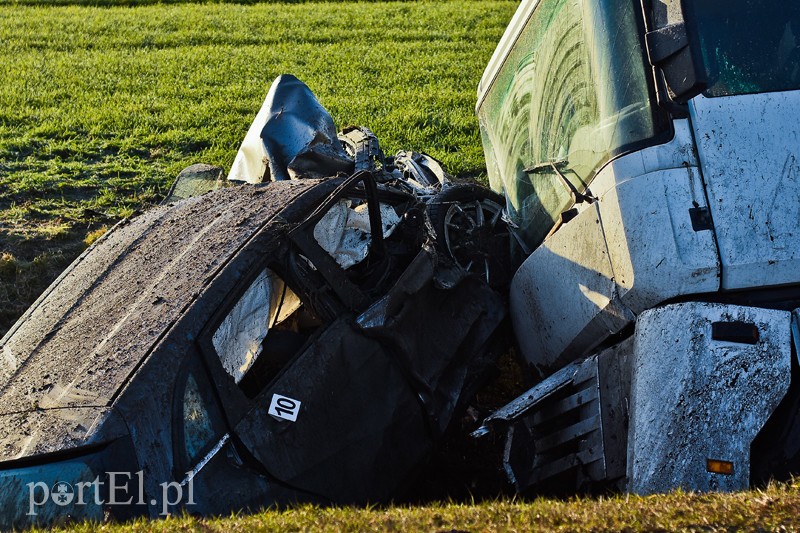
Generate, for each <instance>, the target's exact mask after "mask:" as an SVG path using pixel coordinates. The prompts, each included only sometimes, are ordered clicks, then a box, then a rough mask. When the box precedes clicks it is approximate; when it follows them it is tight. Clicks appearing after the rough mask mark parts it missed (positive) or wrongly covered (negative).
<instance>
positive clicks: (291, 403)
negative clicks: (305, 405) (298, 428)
mask: <svg viewBox="0 0 800 533" xmlns="http://www.w3.org/2000/svg"><path fill="white" fill-rule="evenodd" d="M267 412H268V413H269V414H271V415H272V416H274V417H276V418H283V419H284V420H290V421H292V422H296V421H297V413H299V412H300V401H299V400H293V399H291V398H288V397H286V396H281V395H280V394H273V395H272V402H271V403H270V404H269V411H267Z"/></svg>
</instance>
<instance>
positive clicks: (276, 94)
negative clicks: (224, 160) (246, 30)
mask: <svg viewBox="0 0 800 533" xmlns="http://www.w3.org/2000/svg"><path fill="white" fill-rule="evenodd" d="M353 170H354V166H353V161H352V160H351V159H350V157H349V156H348V155H347V153H346V152H345V151H344V149H343V148H342V146H341V143H340V142H339V139H338V136H337V134H336V126H335V125H334V123H333V119H332V118H331V116H330V114H329V113H328V111H327V110H326V109H325V108H324V107H322V105H321V104H320V103H319V101H318V100H317V98H316V97H315V96H314V94H313V93H312V92H311V90H310V89H309V88H308V86H307V85H306V84H304V83H303V82H301V81H300V80H298V79H297V78H295V77H294V76H292V75H291V74H284V75H282V76H279V77H278V78H277V79H276V80H275V81H274V82H273V83H272V86H270V89H269V93H268V94H267V98H266V99H265V100H264V104H263V105H262V106H261V110H260V111H259V112H258V115H257V116H256V119H255V121H254V122H253V124H252V126H250V130H249V131H248V132H247V135H246V136H245V139H244V142H243V143H242V146H241V148H240V149H239V152H238V153H237V154H236V159H234V162H233V166H232V167H231V171H230V173H229V174H228V179H230V180H238V181H245V182H247V183H263V182H265V181H270V180H271V181H281V180H288V179H293V178H323V177H327V176H335V175H336V174H337V173H338V172H346V173H348V174H349V173H351V172H353Z"/></svg>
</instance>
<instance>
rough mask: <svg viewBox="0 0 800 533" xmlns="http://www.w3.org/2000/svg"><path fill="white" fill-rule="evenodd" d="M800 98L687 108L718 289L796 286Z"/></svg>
mask: <svg viewBox="0 0 800 533" xmlns="http://www.w3.org/2000/svg"><path fill="white" fill-rule="evenodd" d="M798 109H800V91H793V92H783V93H764V94H750V95H740V96H735V97H718V98H704V97H702V96H698V97H696V98H694V99H693V100H692V101H691V102H690V105H689V110H690V113H691V119H692V124H693V128H694V131H695V137H696V139H697V150H698V153H699V157H700V162H701V164H702V169H703V178H704V180H705V183H706V186H707V188H708V191H707V192H708V198H709V203H710V206H711V215H712V217H713V219H714V228H715V231H716V235H717V241H718V243H719V251H720V258H721V261H722V288H723V289H743V288H751V287H767V286H774V285H781V284H786V283H797V282H800V202H798V201H797V200H798V198H800V160H798V159H800V122H798V121H797V118H796V115H797V110H798Z"/></svg>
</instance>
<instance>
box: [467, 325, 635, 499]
mask: <svg viewBox="0 0 800 533" xmlns="http://www.w3.org/2000/svg"><path fill="white" fill-rule="evenodd" d="M632 349H633V339H632V338H628V339H627V340H626V341H623V342H621V343H620V344H618V345H616V346H613V347H611V348H608V349H606V350H604V351H602V352H600V353H599V354H597V355H595V356H592V357H589V358H587V359H585V360H582V361H578V362H575V363H571V364H569V365H567V366H565V367H564V368H562V369H561V370H559V371H558V372H556V373H554V374H553V375H552V376H550V377H548V378H547V379H545V380H544V381H542V382H540V383H538V384H537V385H536V386H534V387H533V388H531V389H530V390H529V391H527V392H526V393H524V394H522V395H521V396H520V397H518V398H517V399H515V400H514V401H512V402H511V403H509V404H508V405H506V406H505V407H503V408H501V409H499V410H497V411H495V412H494V413H492V414H491V415H489V416H488V417H487V418H486V419H485V420H484V421H483V424H482V426H481V427H480V428H479V429H478V430H476V431H475V432H474V433H473V436H475V437H482V436H484V435H487V434H489V433H495V434H498V435H501V436H502V439H503V442H504V456H503V466H504V469H505V472H506V476H507V478H508V480H509V482H510V483H511V484H512V485H513V486H514V488H515V490H516V491H517V492H522V493H529V492H537V493H551V494H552V493H557V494H571V493H574V492H590V491H597V490H605V489H608V488H617V489H619V488H622V487H624V484H625V479H624V477H625V473H626V455H627V442H628V440H627V437H628V430H627V428H628V419H629V415H628V405H629V396H630V374H631V372H630V366H629V365H630V363H629V361H630V357H629V356H630V354H631V352H632Z"/></svg>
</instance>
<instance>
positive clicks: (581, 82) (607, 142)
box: [478, 0, 662, 250]
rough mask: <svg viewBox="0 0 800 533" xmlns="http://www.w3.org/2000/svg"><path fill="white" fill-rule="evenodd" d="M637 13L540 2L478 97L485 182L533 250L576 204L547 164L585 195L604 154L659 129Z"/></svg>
mask: <svg viewBox="0 0 800 533" xmlns="http://www.w3.org/2000/svg"><path fill="white" fill-rule="evenodd" d="M523 5H525V4H523ZM637 6H638V7H637ZM521 9H524V8H521ZM640 11H641V7H640V6H639V2H638V1H634V0H611V1H608V0H541V1H540V2H538V4H537V5H536V7H535V9H534V10H533V12H532V14H531V15H530V18H529V19H528V21H527V23H526V24H525V26H524V28H523V29H522V31H521V33H520V34H519V36H518V38H517V39H516V42H515V44H514V45H513V47H512V48H511V49H510V52H509V53H508V55H507V56H506V58H505V59H504V61H503V64H502V67H501V68H500V69H499V71H498V73H497V76H496V77H495V79H494V80H493V82H492V84H491V85H490V87H489V89H488V91H487V92H486V95H485V97H484V99H483V101H482V102H481V103H480V104H479V107H478V118H479V120H480V125H481V134H482V138H483V144H484V151H485V153H486V162H487V170H488V174H489V180H490V183H491V185H492V188H494V189H495V190H500V191H502V192H504V193H505V195H506V199H507V208H508V211H509V215H510V216H511V218H512V220H513V221H514V222H515V223H516V224H517V225H518V226H519V228H520V229H519V233H520V237H521V238H522V239H523V240H524V242H525V244H526V245H527V247H528V248H529V249H531V250H532V249H534V248H535V247H536V246H538V244H539V243H541V242H542V240H543V239H544V237H545V236H546V235H547V233H548V232H549V231H550V230H551V229H552V227H553V226H554V224H555V221H556V220H558V219H559V218H560V215H561V213H562V212H563V211H564V210H565V209H567V208H569V207H570V206H571V203H572V202H573V198H572V194H571V191H570V188H569V187H567V186H566V184H565V183H564V182H563V181H562V180H561V178H560V177H559V176H558V174H557V173H556V172H555V171H552V165H550V163H553V162H559V165H560V166H559V168H560V169H562V172H563V174H564V176H566V177H567V179H569V180H570V181H571V182H572V184H573V185H574V186H575V188H576V189H577V190H579V191H581V192H582V191H584V190H585V189H586V187H587V185H588V184H589V182H590V181H591V180H592V178H593V177H594V175H595V174H596V172H597V171H598V170H599V169H600V167H601V166H602V165H603V164H605V163H606V162H607V161H608V160H609V159H611V158H612V157H614V156H615V155H618V154H620V153H622V152H625V151H629V150H630V149H632V147H633V146H638V145H640V144H641V143H642V142H644V141H647V140H649V139H652V138H653V137H654V136H655V135H656V134H657V133H658V132H660V131H662V128H660V127H659V126H658V124H657V120H656V118H657V117H656V115H655V112H654V106H653V104H652V102H651V96H650V95H651V91H650V86H649V81H648V75H649V74H648V70H647V69H646V67H645V58H644V54H643V48H642V44H641V36H642V33H643V32H642V30H641V23H640V13H639V12H640ZM547 168H550V169H551V171H547V170H546V169H547ZM526 169H527V170H528V172H525V170H526ZM530 169H536V170H535V171H530ZM542 169H544V170H542Z"/></svg>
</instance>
